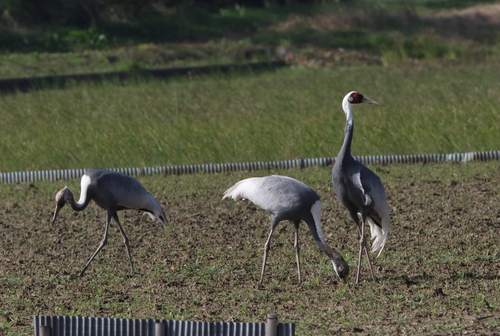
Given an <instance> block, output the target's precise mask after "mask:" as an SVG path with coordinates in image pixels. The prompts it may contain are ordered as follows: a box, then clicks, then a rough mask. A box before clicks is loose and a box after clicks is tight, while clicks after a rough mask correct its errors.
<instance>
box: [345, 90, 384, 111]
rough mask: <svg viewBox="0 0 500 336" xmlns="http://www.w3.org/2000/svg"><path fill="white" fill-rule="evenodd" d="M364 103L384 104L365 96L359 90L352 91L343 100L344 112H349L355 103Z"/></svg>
mask: <svg viewBox="0 0 500 336" xmlns="http://www.w3.org/2000/svg"><path fill="white" fill-rule="evenodd" d="M362 103H367V104H373V105H379V106H382V104H380V103H377V102H376V101H375V100H372V99H370V98H367V97H365V96H363V95H362V94H361V93H359V92H356V91H351V92H349V93H348V94H347V95H346V96H345V97H344V100H343V101H342V107H343V109H344V112H345V113H346V114H347V113H348V112H350V111H351V108H352V107H353V106H354V105H358V104H362Z"/></svg>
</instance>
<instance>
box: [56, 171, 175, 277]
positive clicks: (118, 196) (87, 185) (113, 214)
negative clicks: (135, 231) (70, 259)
mask: <svg viewBox="0 0 500 336" xmlns="http://www.w3.org/2000/svg"><path fill="white" fill-rule="evenodd" d="M91 200H94V202H95V203H96V204H97V205H99V206H100V207H101V208H103V209H106V211H107V219H106V226H105V228H104V238H103V239H102V241H101V243H100V244H99V247H98V248H97V250H96V251H95V252H94V254H93V255H92V257H90V259H89V261H88V262H87V264H86V265H85V266H84V267H83V269H82V271H81V272H80V276H83V273H84V272H85V270H86V269H87V267H88V266H89V265H90V263H91V262H92V260H94V258H95V256H96V255H97V254H98V253H99V251H101V249H102V248H103V247H104V245H106V243H107V241H108V230H109V226H110V223H111V218H113V219H114V220H115V222H116V223H117V224H118V229H119V230H120V233H121V234H122V237H123V243H124V244H125V248H126V250H127V255H128V259H129V261H130V267H131V268H132V274H133V273H134V264H133V263H132V256H131V255H130V246H129V243H128V238H127V236H126V235H125V231H124V230H123V227H122V225H121V224H120V221H119V219H118V214H117V211H119V210H126V209H135V210H140V211H144V212H146V213H147V214H148V215H149V216H150V217H151V218H152V219H156V220H158V221H159V222H160V223H161V224H162V225H163V226H166V224H167V219H166V218H167V217H166V216H165V213H164V212H163V209H162V207H161V205H160V203H158V201H157V200H156V199H155V198H154V197H153V196H152V195H151V194H150V193H149V192H147V191H146V189H144V187H143V186H142V184H140V183H139V182H138V181H137V180H136V179H134V178H132V177H130V176H128V175H125V174H122V173H119V172H116V171H113V170H109V169H102V168H93V169H89V170H87V171H86V172H85V174H84V175H83V176H82V180H81V189H80V200H79V201H78V202H75V200H74V198H73V193H72V192H71V190H69V188H68V187H64V188H63V189H62V190H60V191H59V192H58V193H57V194H56V209H55V211H54V217H53V218H52V223H54V222H55V220H56V217H57V214H58V213H59V210H61V208H62V207H63V206H64V205H65V204H66V203H69V204H70V205H71V207H72V208H73V210H75V211H82V210H84V209H85V208H86V207H87V206H88V205H89V203H90V201H91Z"/></svg>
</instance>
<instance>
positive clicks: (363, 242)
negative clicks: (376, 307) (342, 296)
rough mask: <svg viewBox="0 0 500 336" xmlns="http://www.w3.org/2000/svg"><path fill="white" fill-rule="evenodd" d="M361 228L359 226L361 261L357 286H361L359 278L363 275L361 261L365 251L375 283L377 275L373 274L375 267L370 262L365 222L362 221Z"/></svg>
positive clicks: (357, 275)
mask: <svg viewBox="0 0 500 336" xmlns="http://www.w3.org/2000/svg"><path fill="white" fill-rule="evenodd" d="M360 226H361V228H359V226H358V232H359V236H360V239H359V245H360V246H359V261H358V272H357V274H356V285H357V284H359V277H360V274H361V259H362V256H363V250H365V252H366V259H367V260H368V266H369V268H370V272H371V274H372V280H373V282H375V274H374V273H373V267H372V262H371V260H370V253H369V252H368V248H367V247H366V235H365V221H363V220H361V223H360Z"/></svg>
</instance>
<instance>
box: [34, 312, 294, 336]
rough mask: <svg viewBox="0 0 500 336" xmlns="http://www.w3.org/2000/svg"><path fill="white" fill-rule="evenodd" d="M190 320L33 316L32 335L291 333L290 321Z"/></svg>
mask: <svg viewBox="0 0 500 336" xmlns="http://www.w3.org/2000/svg"><path fill="white" fill-rule="evenodd" d="M267 318H268V319H267V323H236V322H192V321H173V320H160V319H146V320H141V319H113V318H97V317H76V316H34V327H35V336H294V335H295V324H294V323H278V316H277V315H268V317H267Z"/></svg>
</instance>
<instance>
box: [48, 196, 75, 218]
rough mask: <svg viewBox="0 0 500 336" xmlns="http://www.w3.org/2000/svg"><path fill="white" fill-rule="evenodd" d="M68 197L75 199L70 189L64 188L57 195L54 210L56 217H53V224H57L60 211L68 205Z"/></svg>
mask: <svg viewBox="0 0 500 336" xmlns="http://www.w3.org/2000/svg"><path fill="white" fill-rule="evenodd" d="M66 197H73V193H72V192H71V190H69V188H68V187H64V188H63V189H61V190H60V191H59V192H58V193H57V194H56V209H55V210H54V217H52V223H54V222H55V220H56V217H57V214H58V213H59V210H61V209H62V207H63V206H64V205H65V204H66Z"/></svg>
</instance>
